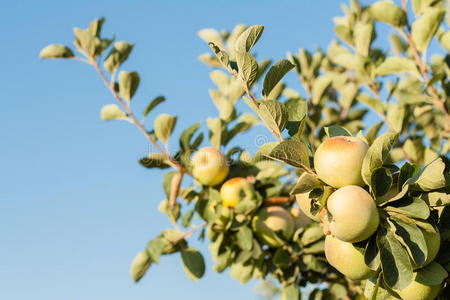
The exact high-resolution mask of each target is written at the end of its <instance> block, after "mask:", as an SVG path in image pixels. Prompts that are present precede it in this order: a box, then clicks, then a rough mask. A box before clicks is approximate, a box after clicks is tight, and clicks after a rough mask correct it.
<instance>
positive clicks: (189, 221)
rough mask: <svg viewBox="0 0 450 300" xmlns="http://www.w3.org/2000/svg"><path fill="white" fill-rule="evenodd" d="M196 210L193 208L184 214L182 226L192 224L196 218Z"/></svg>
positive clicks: (186, 226) (185, 226)
mask: <svg viewBox="0 0 450 300" xmlns="http://www.w3.org/2000/svg"><path fill="white" fill-rule="evenodd" d="M194 211H195V209H193V208H192V209H190V210H188V211H187V212H186V213H185V214H184V215H183V217H182V218H181V222H180V224H181V226H183V227H184V228H188V227H189V226H191V225H192V220H193V219H194Z"/></svg>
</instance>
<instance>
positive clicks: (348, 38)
mask: <svg viewBox="0 0 450 300" xmlns="http://www.w3.org/2000/svg"><path fill="white" fill-rule="evenodd" d="M334 32H336V35H337V36H338V37H339V38H340V39H341V40H343V41H344V42H346V43H347V44H350V45H351V44H352V32H351V31H350V29H348V27H347V26H345V25H336V26H335V27H334Z"/></svg>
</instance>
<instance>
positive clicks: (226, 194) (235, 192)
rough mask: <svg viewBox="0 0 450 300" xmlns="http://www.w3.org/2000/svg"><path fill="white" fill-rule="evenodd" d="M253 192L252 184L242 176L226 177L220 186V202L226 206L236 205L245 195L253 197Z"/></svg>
mask: <svg viewBox="0 0 450 300" xmlns="http://www.w3.org/2000/svg"><path fill="white" fill-rule="evenodd" d="M254 194H255V189H254V187H253V185H252V184H251V183H250V182H248V180H247V179H245V178H242V177H234V178H231V179H228V180H227V181H225V182H224V184H222V187H221V188H220V198H221V199H222V204H223V205H225V206H228V207H236V205H238V203H239V202H240V201H241V200H243V199H244V198H245V197H253V196H254Z"/></svg>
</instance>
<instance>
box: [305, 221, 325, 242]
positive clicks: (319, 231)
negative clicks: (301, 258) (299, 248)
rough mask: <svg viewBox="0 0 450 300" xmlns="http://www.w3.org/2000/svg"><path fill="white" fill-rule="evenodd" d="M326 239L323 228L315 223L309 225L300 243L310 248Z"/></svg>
mask: <svg viewBox="0 0 450 300" xmlns="http://www.w3.org/2000/svg"><path fill="white" fill-rule="evenodd" d="M323 237H324V234H323V228H322V226H320V225H318V223H316V222H313V223H310V224H309V225H307V227H306V228H305V231H304V232H303V233H302V236H301V238H300V242H301V243H302V245H303V246H308V245H310V244H312V243H314V242H317V241H318V240H320V239H322V238H323Z"/></svg>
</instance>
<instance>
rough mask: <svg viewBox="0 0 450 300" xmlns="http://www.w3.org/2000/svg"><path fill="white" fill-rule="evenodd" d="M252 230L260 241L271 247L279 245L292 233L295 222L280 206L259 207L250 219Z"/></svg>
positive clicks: (287, 239) (289, 237)
mask: <svg viewBox="0 0 450 300" xmlns="http://www.w3.org/2000/svg"><path fill="white" fill-rule="evenodd" d="M252 227H253V231H254V232H255V234H256V236H257V237H258V238H259V240H260V241H262V242H263V243H265V244H267V245H269V246H270V247H272V248H278V247H281V246H282V245H283V244H284V243H285V242H286V241H289V240H290V239H291V237H292V235H293V234H294V229H295V222H294V218H292V216H291V214H290V213H289V211H288V210H286V209H285V208H283V207H281V206H269V207H263V208H261V209H260V210H259V211H258V213H257V214H256V215H255V216H254V217H253V220H252Z"/></svg>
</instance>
